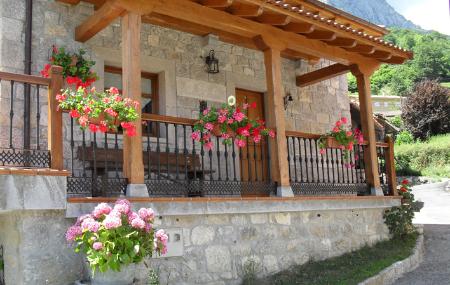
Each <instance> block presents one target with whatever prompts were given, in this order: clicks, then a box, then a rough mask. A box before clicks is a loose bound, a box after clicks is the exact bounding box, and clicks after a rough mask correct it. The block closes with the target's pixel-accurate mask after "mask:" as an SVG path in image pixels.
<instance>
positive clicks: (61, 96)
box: [56, 94, 66, 102]
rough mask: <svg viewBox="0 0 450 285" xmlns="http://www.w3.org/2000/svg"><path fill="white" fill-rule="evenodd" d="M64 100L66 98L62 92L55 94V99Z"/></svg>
mask: <svg viewBox="0 0 450 285" xmlns="http://www.w3.org/2000/svg"><path fill="white" fill-rule="evenodd" d="M64 100H66V95H64V94H56V101H58V102H62V101H64Z"/></svg>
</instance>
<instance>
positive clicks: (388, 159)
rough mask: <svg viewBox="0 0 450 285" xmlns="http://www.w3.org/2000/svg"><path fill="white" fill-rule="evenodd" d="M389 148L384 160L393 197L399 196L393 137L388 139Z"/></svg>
mask: <svg viewBox="0 0 450 285" xmlns="http://www.w3.org/2000/svg"><path fill="white" fill-rule="evenodd" d="M386 142H387V143H388V145H389V146H388V148H386V151H385V153H384V160H385V164H386V176H387V182H388V185H389V192H390V194H391V195H392V196H397V195H398V193H397V175H396V173H395V160H394V140H393V139H392V137H391V136H388V137H386Z"/></svg>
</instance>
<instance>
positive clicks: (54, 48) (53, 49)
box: [52, 45, 58, 53]
mask: <svg viewBox="0 0 450 285" xmlns="http://www.w3.org/2000/svg"><path fill="white" fill-rule="evenodd" d="M52 52H53V53H58V48H57V47H56V46H55V45H53V46H52Z"/></svg>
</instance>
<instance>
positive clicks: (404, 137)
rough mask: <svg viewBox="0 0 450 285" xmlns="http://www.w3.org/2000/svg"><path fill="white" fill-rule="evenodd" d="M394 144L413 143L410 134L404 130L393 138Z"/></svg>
mask: <svg viewBox="0 0 450 285" xmlns="http://www.w3.org/2000/svg"><path fill="white" fill-rule="evenodd" d="M395 143H396V144H398V145H402V144H411V143H414V138H413V136H412V134H411V133H410V132H408V131H406V130H404V131H401V132H399V133H398V134H397V136H396V137H395Z"/></svg>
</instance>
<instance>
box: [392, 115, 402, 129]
mask: <svg viewBox="0 0 450 285" xmlns="http://www.w3.org/2000/svg"><path fill="white" fill-rule="evenodd" d="M389 121H390V122H391V124H393V125H394V126H396V127H397V128H403V120H402V117H401V116H395V117H393V118H392V119H390V120H389Z"/></svg>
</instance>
